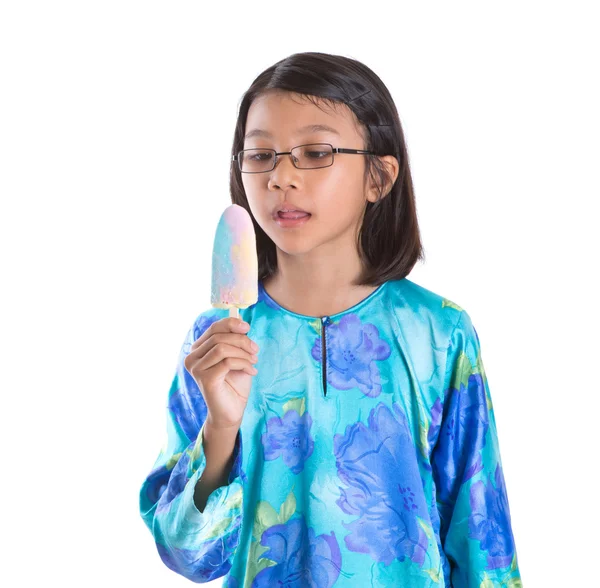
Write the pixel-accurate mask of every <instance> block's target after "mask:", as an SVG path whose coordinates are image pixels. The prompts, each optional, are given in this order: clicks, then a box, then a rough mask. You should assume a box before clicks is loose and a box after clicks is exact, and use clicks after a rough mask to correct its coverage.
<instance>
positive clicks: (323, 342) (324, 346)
mask: <svg viewBox="0 0 600 588" xmlns="http://www.w3.org/2000/svg"><path fill="white" fill-rule="evenodd" d="M328 322H329V317H328V316H324V317H321V350H322V351H321V364H322V365H323V396H327V341H326V340H325V325H326V324H327V323H328Z"/></svg>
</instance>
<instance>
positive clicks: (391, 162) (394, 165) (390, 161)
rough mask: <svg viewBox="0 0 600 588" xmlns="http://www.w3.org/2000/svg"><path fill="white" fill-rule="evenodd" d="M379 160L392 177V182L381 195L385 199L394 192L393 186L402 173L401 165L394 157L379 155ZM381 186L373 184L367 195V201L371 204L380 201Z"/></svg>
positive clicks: (387, 184)
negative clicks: (399, 173) (400, 172)
mask: <svg viewBox="0 0 600 588" xmlns="http://www.w3.org/2000/svg"><path fill="white" fill-rule="evenodd" d="M377 158H378V159H379V160H380V161H381V163H382V164H383V166H384V167H385V168H386V170H387V173H388V174H389V175H390V176H391V182H387V183H386V184H385V186H383V190H382V191H381V193H382V194H383V196H381V197H382V198H385V197H386V196H387V195H388V194H389V193H390V192H391V190H392V186H393V185H394V182H395V181H396V178H397V177H398V172H399V171H400V163H399V162H398V160H397V159H396V158H395V157H394V156H393V155H378V156H377ZM379 188H380V185H379V184H374V183H373V182H371V187H370V189H369V193H368V195H367V199H368V200H369V201H370V202H377V200H379Z"/></svg>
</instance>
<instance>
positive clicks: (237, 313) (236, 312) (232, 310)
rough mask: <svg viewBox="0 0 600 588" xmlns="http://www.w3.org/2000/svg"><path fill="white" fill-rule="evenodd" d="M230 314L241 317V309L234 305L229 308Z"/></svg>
mask: <svg viewBox="0 0 600 588" xmlns="http://www.w3.org/2000/svg"><path fill="white" fill-rule="evenodd" d="M229 316H230V317H233V318H237V319H239V318H240V309H239V308H238V307H237V306H232V307H231V308H230V309H229Z"/></svg>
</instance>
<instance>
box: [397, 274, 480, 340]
mask: <svg viewBox="0 0 600 588" xmlns="http://www.w3.org/2000/svg"><path fill="white" fill-rule="evenodd" d="M388 301H389V305H390V310H392V311H393V312H394V314H396V316H397V317H398V318H399V320H401V321H403V322H404V323H405V324H411V323H415V324H416V325H419V326H421V327H422V328H423V329H428V330H432V331H434V332H435V333H437V334H438V335H439V338H440V339H441V340H443V339H446V341H449V340H450V337H451V335H452V334H453V332H454V331H455V329H461V328H463V329H466V330H470V329H471V328H472V323H471V317H470V316H469V314H468V313H467V311H466V310H465V309H464V308H463V307H462V306H461V305H460V304H457V303H456V302H454V301H452V300H450V299H449V298H448V297H446V296H444V295H443V294H440V293H438V292H434V291H433V290H430V289H428V288H425V287H424V286H421V285H420V284H417V283H416V282H414V281H412V280H409V279H408V278H403V279H401V280H392V281H390V282H389V283H388Z"/></svg>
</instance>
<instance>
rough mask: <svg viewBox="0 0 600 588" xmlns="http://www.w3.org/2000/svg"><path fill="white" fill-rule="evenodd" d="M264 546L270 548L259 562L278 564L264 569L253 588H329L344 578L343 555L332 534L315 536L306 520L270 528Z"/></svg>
mask: <svg viewBox="0 0 600 588" xmlns="http://www.w3.org/2000/svg"><path fill="white" fill-rule="evenodd" d="M261 545H265V546H266V547H269V549H268V550H267V551H265V552H264V553H263V554H262V555H261V556H260V558H259V560H260V559H261V558H267V559H270V560H272V561H274V562H275V563H276V565H274V566H270V567H267V568H264V569H262V570H261V571H260V572H259V573H258V574H257V575H256V577H255V578H254V581H253V582H252V588H263V587H264V588H271V587H272V586H286V587H287V588H329V587H330V586H333V585H334V583H335V582H336V580H337V579H338V576H339V574H340V569H341V565H342V555H341V552H340V548H339V545H338V542H337V539H336V537H335V533H334V532H333V531H332V532H331V533H330V534H328V535H326V534H323V535H319V536H315V532H314V529H312V528H307V526H306V522H305V520H304V517H300V518H293V519H290V520H289V521H287V523H285V524H282V525H274V526H273V527H269V528H268V529H267V530H266V531H264V533H263V534H262V538H261Z"/></svg>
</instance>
